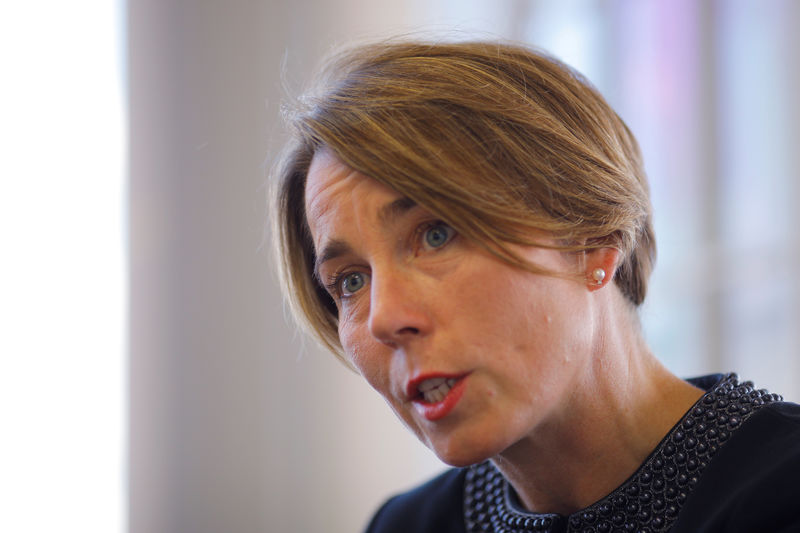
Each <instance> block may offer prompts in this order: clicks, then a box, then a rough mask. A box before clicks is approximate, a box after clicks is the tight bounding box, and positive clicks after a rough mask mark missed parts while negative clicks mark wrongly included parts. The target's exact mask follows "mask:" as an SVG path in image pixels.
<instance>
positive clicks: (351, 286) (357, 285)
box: [339, 272, 367, 296]
mask: <svg viewBox="0 0 800 533" xmlns="http://www.w3.org/2000/svg"><path fill="white" fill-rule="evenodd" d="M366 284H367V275H366V274H364V273H363V272H351V273H350V274H346V275H345V276H344V277H342V279H341V280H340V285H339V287H340V289H341V294H342V296H350V295H351V294H353V293H354V292H357V291H359V290H361V289H363V288H364V285H366Z"/></svg>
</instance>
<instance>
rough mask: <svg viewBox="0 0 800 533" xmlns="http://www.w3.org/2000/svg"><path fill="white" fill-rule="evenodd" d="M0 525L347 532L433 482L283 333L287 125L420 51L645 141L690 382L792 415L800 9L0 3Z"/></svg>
mask: <svg viewBox="0 0 800 533" xmlns="http://www.w3.org/2000/svg"><path fill="white" fill-rule="evenodd" d="M0 13H2V16H0V65H2V70H3V72H4V74H5V76H4V79H5V81H4V83H3V86H2V87H3V89H2V91H3V92H2V98H0V146H2V152H1V153H2V156H0V180H1V181H0V183H1V184H2V185H0V191H1V192H0V243H1V244H2V252H0V253H2V260H1V261H0V319H2V322H0V324H2V325H1V326H0V361H1V363H0V364H1V365H2V366H0V420H1V421H2V425H3V429H4V431H3V434H4V437H3V438H2V440H0V451H2V453H0V501H2V502H3V505H2V510H0V530H3V531H36V532H39V531H64V530H80V531H85V532H102V533H115V532H116V533H121V532H124V531H129V532H130V533H161V532H164V533H171V532H176V533H206V532H208V533H212V532H228V533H250V532H310V531H326V532H333V533H338V532H341V533H346V532H355V531H359V530H361V529H362V528H363V527H364V525H365V524H366V521H367V520H368V518H369V516H370V515H371V513H372V512H373V511H374V510H375V508H376V507H377V506H378V505H379V504H380V503H381V502H382V501H384V500H385V499H386V498H387V497H388V496H389V495H391V494H393V493H396V492H398V491H400V490H403V489H406V488H409V487H411V486H413V485H415V484H416V483H418V482H419V481H421V480H423V479H425V478H426V477H428V476H430V475H431V474H432V473H434V472H437V471H439V470H442V469H443V468H444V466H443V465H442V464H440V463H439V462H438V460H437V459H436V458H435V457H434V456H433V455H432V454H431V453H430V452H428V451H427V450H426V449H424V448H423V447H422V446H421V445H420V444H418V443H417V442H416V441H415V440H414V439H413V437H411V436H410V435H408V434H407V431H406V430H405V429H404V428H403V427H401V425H400V424H399V423H398V422H397V421H396V420H394V418H393V416H392V415H391V413H390V411H389V409H388V407H386V406H385V405H384V404H383V402H382V400H380V398H379V397H378V395H377V394H375V393H374V392H373V391H371V390H369V389H368V387H367V386H366V385H365V384H363V383H362V382H361V380H360V378H358V377H357V376H355V375H354V374H352V373H350V372H349V371H347V370H346V369H345V368H344V367H342V366H341V365H340V364H338V363H337V362H336V361H335V360H334V359H333V357H332V356H331V355H329V354H326V353H323V352H322V351H321V350H320V349H318V348H317V347H316V346H315V345H314V344H313V342H310V341H308V340H306V339H305V338H304V337H303V335H302V334H300V333H299V332H297V331H296V329H295V328H294V326H293V325H292V324H291V321H290V320H289V318H288V316H287V313H286V309H285V307H284V304H283V303H282V301H281V297H280V291H279V287H278V286H277V281H276V278H275V276H274V274H273V266H272V260H271V258H270V255H269V245H268V240H269V239H268V234H267V230H266V219H267V204H266V197H265V195H266V184H267V181H268V174H269V169H270V166H271V164H272V161H273V157H274V155H275V153H276V152H277V150H278V149H279V148H280V146H281V143H282V141H283V139H284V136H283V132H282V126H281V121H280V113H279V110H280V106H281V102H282V101H286V100H287V98H288V97H289V96H290V95H293V94H296V93H297V92H298V91H299V90H300V89H301V88H302V86H303V84H304V83H305V82H306V81H307V80H308V78H309V75H310V73H311V72H312V71H313V69H314V67H315V66H316V65H317V64H318V62H319V59H320V58H321V56H322V55H323V54H325V53H326V52H327V51H328V50H330V49H331V47H332V46H334V45H336V44H341V43H345V42H348V41H350V40H353V39H364V38H380V37H385V36H389V35H398V34H404V33H409V32H413V33H416V32H419V31H423V32H425V34H426V35H428V36H431V35H433V36H438V38H442V39H463V38H474V37H479V38H489V39H491V38H507V39H514V40H519V41H524V42H527V43H530V44H533V45H536V46H540V47H542V48H544V49H546V50H549V51H550V52H552V53H553V54H555V55H556V56H558V57H560V58H561V59H563V60H564V61H566V62H567V63H569V64H571V65H573V66H574V67H576V68H577V69H578V70H580V71H582V72H583V73H584V74H585V75H586V76H587V77H588V78H589V79H590V80H592V81H593V82H594V83H595V84H596V85H597V87H598V88H599V89H600V91H601V92H602V93H603V94H604V95H605V96H606V97H607V99H608V100H609V101H610V103H611V104H612V106H613V107H614V108H615V109H616V110H617V111H618V113H619V114H620V115H621V116H622V117H623V119H624V120H625V121H626V122H627V123H628V125H629V126H630V127H631V129H632V130H633V132H634V133H635V134H636V136H637V137H638V139H639V141H640V143H641V145H642V148H643V151H644V154H645V161H646V166H647V169H648V174H649V176H650V179H651V186H652V193H653V202H654V204H655V212H656V233H657V236H658V240H659V254H660V255H659V261H658V265H657V268H656V271H655V274H654V277H653V281H652V288H651V293H650V296H649V299H648V302H647V304H646V306H645V307H644V309H643V311H642V317H643V323H644V327H645V330H646V334H647V337H648V339H649V341H650V343H651V346H652V348H653V350H654V351H655V353H656V354H657V355H658V356H659V357H660V358H661V359H662V360H663V361H664V362H665V363H666V364H667V365H668V366H669V367H670V368H671V369H672V370H673V371H674V372H676V373H678V374H679V375H682V376H691V375H698V374H703V373H709V372H716V371H728V370H735V371H737V372H739V374H740V375H741V376H743V377H746V378H747V379H752V380H754V381H755V382H756V384H757V385H758V386H761V387H767V388H769V389H771V390H774V391H777V392H781V393H783V394H784V395H785V396H786V397H787V398H789V399H792V400H795V401H796V400H798V399H800V383H799V380H798V378H800V357H798V356H800V303H798V302H800V268H798V264H800V209H798V208H797V205H798V203H799V202H800V171H798V168H800V143H799V141H798V139H800V103H799V102H798V96H797V95H798V94H800V33H798V32H797V30H796V28H797V27H798V26H800V2H796V1H794V0H720V1H716V2H712V1H698V0H605V1H603V0H560V1H556V0H551V1H545V0H538V1H536V0H493V1H491V2H490V1H486V0H484V1H478V0H404V1H389V0H383V1H378V0H374V1H366V0H337V1H323V0H316V1H315V0H292V1H291V2H290V1H277V0H226V1H224V2H223V1H221V0H220V1H212V0H197V1H189V0H184V1H178V0H128V1H127V3H126V2H124V1H123V0H117V1H110V2H109V1H76V2H68V3H59V2H44V3H41V2H36V3H33V2H29V3H22V2H20V3H16V4H10V3H9V4H8V5H4V6H3V7H2V8H0Z"/></svg>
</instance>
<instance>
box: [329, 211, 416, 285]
mask: <svg viewBox="0 0 800 533" xmlns="http://www.w3.org/2000/svg"><path fill="white" fill-rule="evenodd" d="M416 206H417V202H415V201H414V200H412V199H411V198H407V197H405V196H404V197H402V198H398V199H397V200H395V201H393V202H390V203H388V204H386V205H384V206H383V207H381V208H380V210H379V211H378V220H379V221H380V224H381V226H387V225H389V224H391V223H392V222H394V221H395V220H397V219H398V218H399V217H401V216H402V215H404V214H405V213H407V212H409V211H410V210H412V209H414V208H415V207H416ZM351 251H352V248H351V247H350V245H349V244H347V243H346V242H345V241H342V240H339V239H334V240H332V241H330V242H329V243H327V244H326V245H325V247H324V248H323V249H322V251H321V252H320V253H318V254H317V257H316V258H315V259H314V277H315V278H316V279H317V281H319V282H320V283H324V282H323V280H322V279H321V276H320V274H319V270H320V267H321V266H322V264H323V263H325V262H327V261H330V260H332V259H336V258H337V257H341V256H343V255H345V254H348V253H350V252H351Z"/></svg>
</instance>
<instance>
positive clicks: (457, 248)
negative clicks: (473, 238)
mask: <svg viewBox="0 0 800 533" xmlns="http://www.w3.org/2000/svg"><path fill="white" fill-rule="evenodd" d="M305 201H306V213H307V216H308V223H309V228H310V230H311V235H312V238H313V241H314V245H315V248H316V251H317V255H318V257H319V259H318V275H319V277H320V279H321V280H322V282H323V283H324V284H326V285H327V286H328V289H329V292H330V293H331V295H332V296H333V298H334V300H335V301H336V302H337V306H338V308H339V336H340V339H341V343H342V346H343V348H344V351H345V354H346V356H347V357H348V358H349V360H350V361H351V362H352V364H353V365H354V367H355V368H356V369H357V370H358V371H359V372H360V373H361V375H362V376H363V377H364V378H365V379H366V380H367V381H368V382H369V384H370V385H371V386H372V387H373V388H374V389H375V390H376V391H378V392H379V393H380V394H381V395H382V396H383V397H384V399H385V400H386V401H387V403H388V404H389V405H390V406H391V408H392V410H393V411H394V412H395V414H396V415H397V416H398V417H399V418H400V419H401V420H402V421H403V422H404V423H405V425H406V426H407V427H408V428H409V429H410V430H411V431H413V432H414V433H415V434H416V435H417V437H418V438H419V439H420V440H421V441H422V442H423V443H424V444H426V445H427V446H428V447H429V448H430V449H431V450H433V451H434V452H435V453H436V454H437V456H438V457H439V458H440V459H442V460H443V461H444V462H446V463H449V464H451V465H456V466H464V465H469V464H474V463H477V462H481V461H484V460H486V459H492V461H493V462H494V463H495V465H496V466H497V467H498V468H499V469H500V470H501V472H503V474H504V476H505V477H506V479H508V480H509V482H510V483H511V485H512V486H513V487H514V489H515V490H516V491H517V493H518V495H519V497H520V500H521V502H522V503H523V504H524V505H525V506H526V507H527V508H528V509H530V510H533V511H539V512H558V513H562V514H568V513H571V512H573V511H575V510H578V509H581V508H583V507H586V506H587V505H590V504H591V503H593V502H594V501H596V500H597V499H599V498H601V497H603V496H605V495H606V494H608V493H609V492H610V491H612V490H613V489H614V488H616V487H617V486H618V485H619V484H621V483H622V482H623V481H624V480H625V479H627V477H629V476H630V475H631V474H632V473H633V472H634V471H635V470H636V469H637V468H638V466H639V465H640V464H641V462H642V461H643V460H644V459H645V458H646V457H647V455H648V454H649V453H650V451H652V449H653V448H654V447H655V446H656V445H657V444H658V442H659V441H660V440H661V439H662V438H663V436H664V435H665V434H666V433H667V432H668V431H669V429H670V428H671V427H672V426H673V425H674V424H675V423H676V422H677V421H678V420H679V419H680V418H681V416H682V415H683V413H684V412H685V411H686V410H687V409H688V408H689V407H690V406H691V405H692V404H693V403H694V402H695V401H696V400H697V399H698V398H699V397H700V395H701V394H702V393H701V391H699V390H698V389H695V388H694V387H692V386H691V385H689V384H687V383H686V382H684V381H682V380H680V379H678V378H677V377H675V376H673V375H672V374H670V373H669V372H668V371H667V370H666V369H664V368H663V367H662V366H661V365H660V364H659V363H658V361H657V360H656V359H655V358H654V357H653V356H652V354H651V353H650V352H649V350H648V349H647V347H646V345H645V344H644V342H643V341H642V339H641V336H640V334H639V329H638V323H637V321H636V319H635V316H634V315H633V313H632V312H631V310H630V309H629V308H628V304H627V303H626V302H625V300H624V297H623V296H622V295H621V293H620V292H619V290H618V289H617V287H616V285H615V284H613V283H610V281H609V280H611V279H612V278H613V272H614V268H615V266H616V265H617V262H618V261H619V252H618V251H617V250H615V249H613V248H604V249H600V250H596V251H592V252H590V253H585V254H574V253H572V254H569V253H563V252H559V251H556V250H550V249H545V248H539V247H526V248H519V252H520V253H521V254H522V256H523V257H525V258H526V259H527V260H529V261H531V262H533V263H535V264H538V265H540V266H543V267H545V268H547V269H550V270H551V271H554V272H559V273H563V274H569V275H572V277H570V278H569V279H565V278H562V277H555V276H543V275H537V274H532V273H530V272H527V271H523V270H520V269H517V268H515V267H513V266H511V265H508V264H507V263H504V262H502V261H500V260H499V259H497V258H495V257H494V256H492V255H490V254H488V253H487V252H485V251H484V250H482V249H481V248H480V247H478V246H476V245H475V244H474V243H471V242H469V241H467V240H466V239H464V238H461V237H460V236H459V235H458V234H456V233H455V232H454V231H453V230H452V229H450V228H449V227H448V226H446V225H443V223H442V222H441V221H439V220H438V219H437V218H436V217H435V216H434V215H432V214H431V213H430V212H428V211H427V210H426V209H424V208H423V207H421V206H416V205H412V203H411V202H408V201H404V199H403V196H402V195H401V194H399V193H398V192H396V191H394V190H393V189H391V188H389V187H387V186H385V185H383V184H381V183H379V182H377V181H376V180H374V179H372V178H370V177H368V176H365V175H363V174H361V173H359V172H357V171H355V170H353V169H351V168H349V167H348V166H346V165H345V164H344V163H342V162H341V161H340V160H339V159H338V158H337V157H336V156H335V155H334V154H333V153H331V152H330V151H329V150H327V149H323V150H321V151H319V152H317V154H316V155H315V156H314V158H313V160H312V163H311V166H310V169H309V172H308V177H307V184H306V197H305ZM389 206H393V208H390V207H389ZM432 228H433V229H432ZM432 231H433V233H432ZM443 236H444V238H443ZM432 237H436V239H432ZM543 238H544V239H546V238H547V236H543ZM429 239H430V240H429ZM431 242H433V243H434V244H435V245H431ZM598 267H600V268H604V269H605V271H606V272H607V273H608V275H607V276H606V278H605V280H604V281H603V282H602V283H601V284H597V283H595V282H594V281H593V280H592V278H591V272H592V271H593V270H594V269H595V268H598ZM578 280H580V281H578ZM430 373H441V374H446V375H458V376H462V375H463V376H466V377H465V388H464V394H463V396H462V397H461V399H460V400H459V402H458V403H457V404H456V406H455V408H454V409H453V410H452V411H451V412H449V413H448V414H447V415H446V416H445V417H443V418H441V419H438V420H435V421H431V420H428V419H426V418H425V417H424V416H422V413H421V411H420V410H419V409H418V405H415V403H414V402H413V401H412V399H411V398H409V396H408V394H407V392H406V387H407V384H408V382H409V380H412V379H414V378H415V377H418V376H421V375H428V374H430Z"/></svg>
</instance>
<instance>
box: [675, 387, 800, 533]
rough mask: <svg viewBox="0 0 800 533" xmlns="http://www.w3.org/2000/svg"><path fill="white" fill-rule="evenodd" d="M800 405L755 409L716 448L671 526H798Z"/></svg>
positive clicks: (749, 528)
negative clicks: (728, 437)
mask: <svg viewBox="0 0 800 533" xmlns="http://www.w3.org/2000/svg"><path fill="white" fill-rule="evenodd" d="M798 490H800V405H797V404H793V403H786V402H778V403H774V404H770V405H767V406H765V407H763V408H762V409H759V410H758V411H757V412H756V413H754V414H753V415H752V416H751V417H750V418H748V420H747V421H746V422H745V423H744V424H743V425H742V427H741V428H740V429H739V430H737V431H736V432H735V433H734V434H733V436H732V437H731V439H730V440H729V441H728V442H726V443H725V444H724V445H723V446H721V447H720V449H719V451H718V452H717V454H716V455H715V456H714V458H713V460H712V461H711V462H710V463H709V464H708V467H707V468H706V470H705V471H704V472H703V475H702V476H701V478H700V480H699V482H698V483H697V486H696V487H695V489H694V490H693V491H692V495H691V497H690V498H689V499H688V500H687V501H686V503H685V505H684V507H683V509H682V511H681V515H680V517H679V519H678V521H677V522H676V523H675V529H674V531H676V532H680V531H687V532H688V531H692V532H698V531H702V532H705V531H709V532H711V531H714V532H717V531H719V532H741V533H748V532H751V533H755V532H761V531H772V532H782V531H798V530H800V505H798V502H799V500H798V497H797V494H798Z"/></svg>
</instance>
